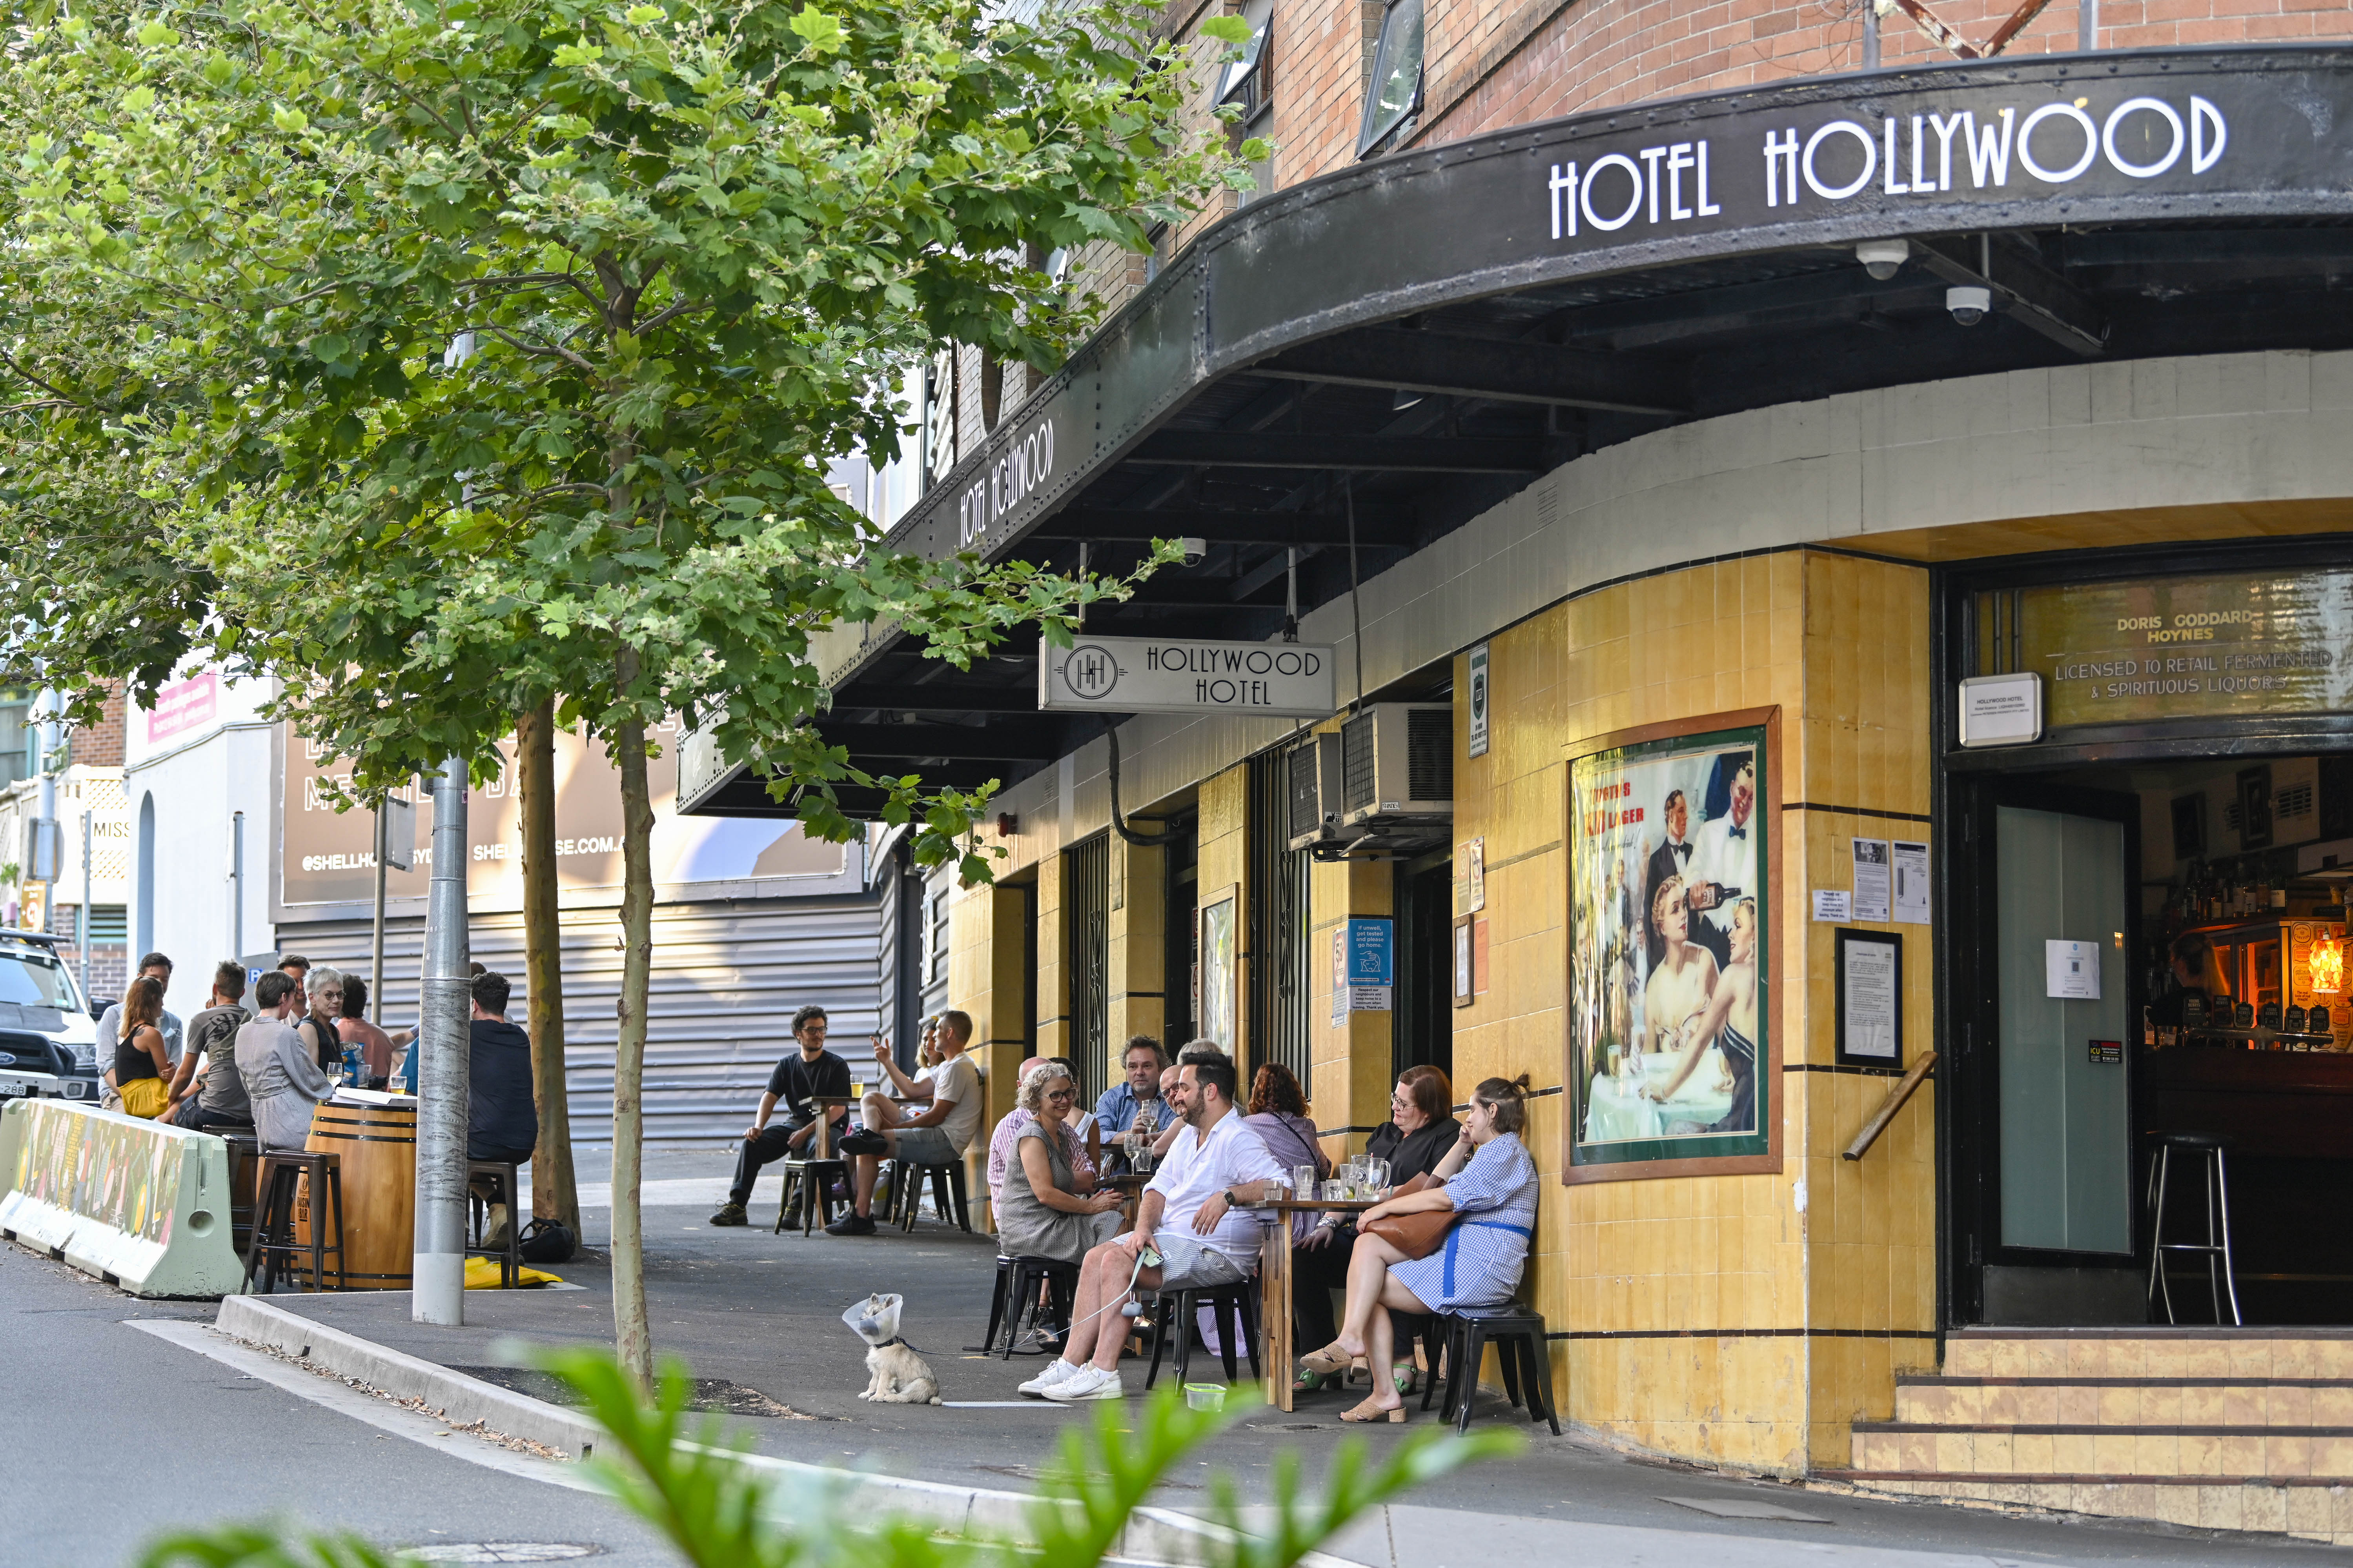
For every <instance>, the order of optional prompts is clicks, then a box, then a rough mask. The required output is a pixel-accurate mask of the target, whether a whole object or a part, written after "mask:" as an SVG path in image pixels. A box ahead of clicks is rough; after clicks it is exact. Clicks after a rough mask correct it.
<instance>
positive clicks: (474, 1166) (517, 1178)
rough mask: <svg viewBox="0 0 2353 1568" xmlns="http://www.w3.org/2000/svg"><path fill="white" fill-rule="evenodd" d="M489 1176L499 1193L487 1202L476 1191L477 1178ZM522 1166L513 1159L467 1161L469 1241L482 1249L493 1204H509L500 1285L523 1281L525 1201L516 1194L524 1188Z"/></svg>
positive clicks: (512, 1285) (507, 1287)
mask: <svg viewBox="0 0 2353 1568" xmlns="http://www.w3.org/2000/svg"><path fill="white" fill-rule="evenodd" d="M476 1176H488V1177H489V1178H490V1179H491V1181H492V1182H494V1183H496V1184H498V1196H497V1197H496V1198H493V1199H491V1200H490V1201H489V1202H485V1201H484V1200H483V1199H482V1197H481V1196H480V1194H478V1193H476V1192H475V1191H474V1178H475V1177H476ZM521 1191H522V1172H521V1170H520V1168H519V1167H518V1166H517V1165H516V1164H515V1163H514V1162H513V1161H512V1160H469V1161H467V1162H466V1245H467V1247H470V1248H475V1249H480V1247H481V1246H482V1237H483V1235H484V1234H485V1231H486V1227H487V1226H489V1225H490V1221H491V1203H501V1204H504V1205H507V1245H506V1250H505V1251H504V1252H502V1253H501V1254H500V1255H499V1289H501V1290H512V1289H515V1288H516V1287H517V1286H518V1285H520V1284H521V1283H522V1227H523V1216H522V1205H521V1204H519V1203H518V1202H517V1201H516V1198H515V1194H517V1193H519V1192H521Z"/></svg>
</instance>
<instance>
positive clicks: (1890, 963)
mask: <svg viewBox="0 0 2353 1568" xmlns="http://www.w3.org/2000/svg"><path fill="white" fill-rule="evenodd" d="M1837 990H1838V1010H1837V1015H1836V1016H1837V1019H1838V1031H1837V1055H1838V1064H1839V1065H1840V1066H1841V1067H1859V1068H1889V1069H1891V1070H1895V1069H1901V1068H1902V1067H1903V1066H1904V938H1903V937H1902V936H1901V935H1899V934H1897V933H1896V932H1894V931H1855V930H1852V929H1851V928H1848V927H1844V926H1841V927H1840V928H1839V931H1838V973H1837Z"/></svg>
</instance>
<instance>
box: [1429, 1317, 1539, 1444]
mask: <svg viewBox="0 0 2353 1568" xmlns="http://www.w3.org/2000/svg"><path fill="white" fill-rule="evenodd" d="M1438 1323H1439V1326H1440V1327H1441V1328H1442V1329H1443V1331H1444V1332H1445V1335H1446V1403H1445V1404H1444V1405H1440V1408H1439V1413H1438V1415H1439V1419H1440V1420H1441V1421H1443V1420H1446V1419H1448V1418H1449V1417H1450V1416H1451V1418H1452V1419H1453V1421H1454V1430H1455V1431H1456V1432H1457V1433H1462V1432H1468V1431H1469V1430H1471V1406H1472V1403H1473V1402H1474V1401H1475V1400H1476V1398H1477V1396H1478V1393H1479V1365H1480V1363H1481V1362H1482V1361H1484V1360H1485V1359H1486V1353H1487V1346H1488V1344H1489V1342H1493V1344H1494V1346H1495V1360H1496V1363H1497V1364H1498V1365H1499V1366H1500V1367H1501V1369H1502V1371H1503V1373H1504V1393H1505V1394H1508V1395H1510V1397H1511V1401H1512V1404H1513V1405H1515V1406H1516V1405H1519V1404H1520V1402H1521V1400H1520V1394H1521V1388H1522V1385H1523V1384H1525V1387H1526V1391H1527V1407H1528V1420H1529V1421H1530V1422H1531V1423H1533V1422H1536V1421H1542V1422H1544V1423H1546V1425H1547V1426H1551V1428H1552V1435H1553V1436H1556V1437H1557V1436H1560V1413H1559V1409H1558V1407H1557V1406H1556V1405H1554V1404H1553V1402H1552V1356H1551V1353H1550V1352H1548V1351H1546V1348H1545V1321H1544V1317H1543V1315H1542V1314H1541V1313H1537V1312H1533V1311H1530V1310H1528V1309H1527V1308H1525V1307H1523V1306H1520V1305H1519V1304H1518V1303H1516V1302H1514V1303H1513V1304H1512V1305H1510V1306H1505V1307H1465V1308H1463V1309H1462V1310H1460V1311H1454V1312H1442V1313H1440V1314H1439V1319H1438ZM1426 1342H1427V1341H1425V1343H1426ZM1437 1373H1438V1365H1437V1363H1436V1361H1435V1360H1433V1361H1432V1362H1431V1363H1430V1383H1429V1384H1428V1385H1427V1386H1426V1387H1424V1388H1423V1389H1422V1391H1421V1407H1422V1408H1423V1409H1424V1410H1427V1409H1429V1408H1430V1394H1431V1392H1432V1391H1433V1390H1435V1389H1436V1388H1437V1386H1438V1376H1437Z"/></svg>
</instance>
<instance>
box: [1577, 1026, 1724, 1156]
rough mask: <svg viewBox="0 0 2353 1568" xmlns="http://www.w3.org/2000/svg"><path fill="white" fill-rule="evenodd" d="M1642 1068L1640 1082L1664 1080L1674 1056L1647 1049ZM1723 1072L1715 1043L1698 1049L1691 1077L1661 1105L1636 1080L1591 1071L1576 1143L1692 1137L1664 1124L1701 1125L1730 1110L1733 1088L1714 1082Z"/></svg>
mask: <svg viewBox="0 0 2353 1568" xmlns="http://www.w3.org/2000/svg"><path fill="white" fill-rule="evenodd" d="M1642 1067H1643V1069H1644V1073H1645V1079H1644V1080H1643V1081H1646V1082H1648V1083H1652V1084H1663V1083H1665V1082H1666V1081H1667V1079H1669V1078H1670V1077H1672V1076H1673V1073H1674V1070H1675V1068H1674V1057H1673V1055H1672V1053H1669V1052H1665V1051H1661V1052H1656V1053H1651V1054H1648V1055H1645V1056H1644V1057H1643V1058H1642ZM1723 1077H1724V1054H1723V1053H1722V1052H1721V1051H1719V1050H1717V1049H1716V1048H1715V1047H1714V1046H1710V1047H1707V1049H1706V1050H1705V1051H1704V1052H1703V1053H1701V1056H1700V1059H1699V1065H1698V1066H1697V1067H1694V1068H1692V1075H1691V1077H1689V1078H1687V1079H1683V1087H1682V1088H1681V1089H1677V1090H1676V1091H1675V1096H1674V1098H1673V1099H1672V1100H1667V1101H1665V1102H1664V1103H1663V1104H1662V1103H1661V1102H1660V1101H1658V1100H1651V1099H1650V1098H1648V1097H1647V1096H1645V1095H1644V1094H1643V1093H1642V1092H1641V1083H1636V1082H1630V1083H1623V1084H1621V1083H1620V1081H1619V1080H1618V1079H1614V1078H1612V1077H1610V1076H1609V1074H1607V1073H1596V1074H1594V1075H1593V1085H1592V1092H1591V1093H1590V1095H1589V1096H1588V1098H1587V1100H1586V1106H1585V1132H1584V1136H1583V1137H1582V1138H1581V1139H1579V1140H1578V1142H1585V1143H1620V1142H1626V1141H1628V1140H1630V1139H1635V1138H1667V1137H1689V1136H1692V1133H1691V1131H1690V1130H1689V1129H1688V1128H1687V1129H1686V1130H1685V1131H1683V1132H1680V1133H1671V1132H1669V1131H1667V1127H1668V1125H1669V1124H1670V1123H1689V1124H1690V1126H1691V1127H1693V1128H1697V1127H1706V1126H1709V1125H1710V1124H1712V1123H1714V1122H1716V1121H1722V1120H1723V1119H1724V1118H1725V1116H1727V1115H1729V1114H1731V1111H1732V1091H1731V1090H1730V1089H1718V1088H1717V1087H1716V1084H1717V1082H1718V1081H1719V1080H1720V1079H1722V1078H1723Z"/></svg>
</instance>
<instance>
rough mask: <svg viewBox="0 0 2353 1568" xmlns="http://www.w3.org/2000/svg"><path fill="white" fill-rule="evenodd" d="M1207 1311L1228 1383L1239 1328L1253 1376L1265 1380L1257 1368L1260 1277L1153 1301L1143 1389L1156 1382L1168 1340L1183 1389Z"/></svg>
mask: <svg viewBox="0 0 2353 1568" xmlns="http://www.w3.org/2000/svg"><path fill="white" fill-rule="evenodd" d="M1205 1306H1206V1307H1208V1309H1209V1310H1210V1311H1211V1312H1212V1313H1213V1314H1215V1321H1216V1322H1217V1325H1218V1352H1219V1355H1220V1356H1222V1357H1223V1358H1224V1360H1225V1363H1226V1381H1227V1382H1228V1383H1231V1382H1233V1380H1234V1330H1235V1325H1236V1323H1237V1322H1239V1323H1240V1328H1241V1335H1242V1346H1243V1348H1244V1349H1245V1350H1247V1351H1248V1352H1250V1376H1252V1377H1254V1378H1256V1377H1262V1376H1264V1375H1265V1374H1264V1373H1262V1372H1261V1371H1260V1369H1259V1364H1258V1276H1256V1275H1255V1274H1253V1275H1251V1276H1250V1278H1249V1279H1244V1280H1241V1281H1240V1282H1239V1283H1237V1284H1232V1285H1216V1286H1209V1287H1206V1288H1202V1289H1182V1290H1162V1291H1160V1292H1159V1293H1158V1294H1157V1295H1155V1297H1154V1299H1153V1309H1152V1323H1153V1327H1152V1365H1151V1368H1150V1369H1149V1370H1148V1371H1146V1372H1145V1374H1144V1387H1145V1392H1146V1393H1150V1392H1151V1389H1152V1384H1153V1381H1154V1380H1155V1379H1156V1378H1157V1377H1159V1375H1160V1355H1161V1352H1163V1351H1164V1350H1166V1348H1167V1345H1168V1337H1169V1336H1170V1335H1171V1334H1174V1335H1175V1336H1176V1383H1177V1385H1178V1386H1179V1387H1182V1386H1183V1385H1184V1382H1185V1370H1186V1366H1187V1363H1188V1362H1190V1361H1191V1359H1192V1355H1193V1325H1194V1323H1195V1322H1196V1321H1198V1319H1199V1318H1200V1315H1201V1313H1200V1309H1201V1308H1203V1307H1205Z"/></svg>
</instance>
